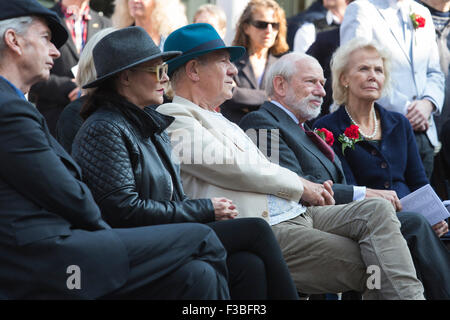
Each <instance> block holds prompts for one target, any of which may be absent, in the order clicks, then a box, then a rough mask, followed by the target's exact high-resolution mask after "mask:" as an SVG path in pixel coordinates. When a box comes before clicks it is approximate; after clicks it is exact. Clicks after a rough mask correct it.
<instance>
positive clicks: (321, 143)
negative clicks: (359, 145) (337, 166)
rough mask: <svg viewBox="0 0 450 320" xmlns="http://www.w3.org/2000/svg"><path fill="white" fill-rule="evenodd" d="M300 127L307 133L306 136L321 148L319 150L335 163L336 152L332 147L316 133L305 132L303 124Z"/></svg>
mask: <svg viewBox="0 0 450 320" xmlns="http://www.w3.org/2000/svg"><path fill="white" fill-rule="evenodd" d="M299 125H300V127H301V128H302V129H303V131H305V134H306V135H307V136H308V137H309V139H311V141H312V142H314V144H315V145H316V146H317V148H319V150H320V151H321V152H322V153H323V154H324V155H325V156H326V157H327V158H328V159H330V160H331V162H333V161H334V151H333V149H331V147H330V146H329V145H328V144H327V143H326V142H325V141H324V140H323V139H322V138H321V137H319V135H317V133H315V132H314V131H309V130H305V128H303V126H302V124H301V123H300V124H299Z"/></svg>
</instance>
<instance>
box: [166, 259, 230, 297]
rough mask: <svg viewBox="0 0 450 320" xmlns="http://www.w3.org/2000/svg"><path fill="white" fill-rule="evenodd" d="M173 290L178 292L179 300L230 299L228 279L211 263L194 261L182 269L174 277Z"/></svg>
mask: <svg viewBox="0 0 450 320" xmlns="http://www.w3.org/2000/svg"><path fill="white" fill-rule="evenodd" d="M172 277H175V279H174V282H175V283H178V285H174V286H173V287H172V288H171V290H176V291H178V295H179V297H178V299H213V300H215V299H229V297H230V296H229V291H228V284H227V279H226V277H225V276H224V275H223V274H221V273H219V272H217V270H216V269H215V268H214V267H213V266H212V265H211V264H209V263H207V262H205V261H201V260H192V261H190V262H188V263H187V264H185V265H183V266H182V267H180V268H179V269H178V270H177V271H176V272H175V273H174V274H173V275H172Z"/></svg>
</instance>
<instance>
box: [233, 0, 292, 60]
mask: <svg viewBox="0 0 450 320" xmlns="http://www.w3.org/2000/svg"><path fill="white" fill-rule="evenodd" d="M257 9H273V11H274V12H275V17H276V19H277V22H278V23H279V24H280V28H279V29H278V34H277V38H276V39H275V43H274V44H273V46H272V48H270V50H269V52H270V53H271V54H273V55H280V54H283V53H285V52H286V51H288V50H289V45H288V44H287V42H286V32H287V26H286V14H285V13H284V10H283V8H281V7H280V5H279V4H278V3H277V2H275V1H273V0H251V1H250V2H249V3H248V4H247V7H245V9H244V12H243V13H242V15H241V17H240V18H239V21H238V23H237V25H236V35H235V37H234V40H233V45H234V46H243V47H244V48H246V49H247V50H248V49H249V47H250V38H249V36H248V35H246V34H245V32H244V30H245V27H246V26H247V25H249V23H250V21H251V20H252V15H253V13H254V12H255V10H257Z"/></svg>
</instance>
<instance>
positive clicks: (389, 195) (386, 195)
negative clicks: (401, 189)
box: [366, 188, 402, 212]
mask: <svg viewBox="0 0 450 320" xmlns="http://www.w3.org/2000/svg"><path fill="white" fill-rule="evenodd" d="M374 197H378V198H383V199H386V200H387V201H389V202H390V203H391V204H392V205H393V206H394V209H395V211H397V212H399V211H401V210H402V204H401V203H400V199H399V198H398V196H397V192H395V191H393V190H378V189H370V188H366V198H374Z"/></svg>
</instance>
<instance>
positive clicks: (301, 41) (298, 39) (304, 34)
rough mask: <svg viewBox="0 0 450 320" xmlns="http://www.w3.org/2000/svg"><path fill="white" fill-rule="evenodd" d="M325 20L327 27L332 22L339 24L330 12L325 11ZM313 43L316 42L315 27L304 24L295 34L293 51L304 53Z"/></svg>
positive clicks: (310, 24) (312, 24)
mask: <svg viewBox="0 0 450 320" xmlns="http://www.w3.org/2000/svg"><path fill="white" fill-rule="evenodd" d="M325 19H326V21H327V24H328V25H331V24H332V23H333V22H334V23H336V24H340V21H339V19H338V18H337V17H336V16H335V15H334V14H332V13H331V11H327V14H326V16H325ZM314 41H316V27H315V26H314V23H312V22H305V23H304V24H303V25H302V26H301V27H300V28H298V30H297V32H296V33H295V37H294V49H293V51H298V52H306V51H307V50H308V49H309V47H310V46H311V45H312V44H313V43H314Z"/></svg>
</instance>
